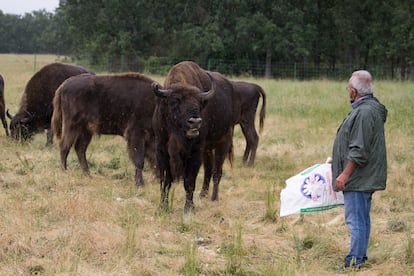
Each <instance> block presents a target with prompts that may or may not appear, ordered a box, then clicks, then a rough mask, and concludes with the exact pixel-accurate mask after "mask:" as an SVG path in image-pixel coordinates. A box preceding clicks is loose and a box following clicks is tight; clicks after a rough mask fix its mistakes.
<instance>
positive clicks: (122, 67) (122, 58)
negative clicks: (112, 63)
mask: <svg viewBox="0 0 414 276" xmlns="http://www.w3.org/2000/svg"><path fill="white" fill-rule="evenodd" d="M124 63H125V61H124V55H123V54H122V55H121V68H119V69H120V72H123V71H124V67H125V64H124Z"/></svg>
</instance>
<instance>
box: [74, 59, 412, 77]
mask: <svg viewBox="0 0 414 276" xmlns="http://www.w3.org/2000/svg"><path fill="white" fill-rule="evenodd" d="M183 60H192V59H189V58H182V59H180V58H167V57H150V58H148V59H146V60H144V59H141V58H139V57H125V56H120V57H115V58H112V59H110V60H104V61H103V62H101V63H99V64H98V63H95V64H85V63H82V65H85V66H89V67H91V68H92V69H94V70H96V71H97V72H99V71H105V72H126V71H136V72H143V73H149V74H160V75H166V74H167V73H168V70H169V69H170V68H171V67H172V66H173V65H174V64H177V63H178V62H180V61H183ZM193 61H194V62H196V63H198V64H199V65H200V66H201V67H202V68H205V69H207V70H210V71H217V72H220V73H222V74H224V75H227V76H251V77H259V78H260V77H263V78H273V79H293V80H311V79H333V80H344V79H348V78H349V76H350V74H351V73H352V72H353V71H355V70H360V69H365V70H368V71H370V72H371V74H372V75H373V77H374V78H375V79H378V80H380V79H381V80H398V81H414V64H413V65H412V66H408V67H406V68H403V69H402V68H400V67H395V66H391V65H383V64H370V65H367V66H362V65H360V64H335V66H328V65H315V64H313V63H307V62H300V63H299V62H277V61H273V62H271V63H270V66H269V64H266V63H265V62H261V61H257V60H225V59H212V58H211V59H207V60H204V61H203V60H202V61H200V60H193ZM86 63H87V62H86Z"/></svg>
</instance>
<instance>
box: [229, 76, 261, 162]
mask: <svg viewBox="0 0 414 276" xmlns="http://www.w3.org/2000/svg"><path fill="white" fill-rule="evenodd" d="M231 83H232V85H233V92H234V94H235V100H234V104H233V106H234V107H233V115H234V116H235V117H234V123H235V124H240V127H241V129H242V132H243V135H244V137H245V138H246V148H245V150H244V154H243V162H245V163H246V162H247V160H248V163H247V164H248V166H253V165H254V161H255V158H256V151H257V145H258V144H259V136H258V135H257V132H256V128H255V117H256V110H257V106H258V103H259V98H260V96H261V97H262V107H261V109H260V116H259V132H262V130H263V126H264V119H265V116H266V94H265V92H264V91H263V89H262V88H261V87H260V86H259V85H257V84H255V83H250V82H244V81H232V82H231Z"/></svg>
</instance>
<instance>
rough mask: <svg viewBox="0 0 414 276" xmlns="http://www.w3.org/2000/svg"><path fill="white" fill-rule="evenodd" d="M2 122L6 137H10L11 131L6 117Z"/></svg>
mask: <svg viewBox="0 0 414 276" xmlns="http://www.w3.org/2000/svg"><path fill="white" fill-rule="evenodd" d="M1 122H2V123H3V127H4V130H5V131H6V135H7V136H9V129H8V128H7V121H6V118H5V117H4V116H3V117H2V118H1Z"/></svg>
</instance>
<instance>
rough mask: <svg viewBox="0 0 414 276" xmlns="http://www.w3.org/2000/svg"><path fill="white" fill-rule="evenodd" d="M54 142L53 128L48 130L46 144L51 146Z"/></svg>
mask: <svg viewBox="0 0 414 276" xmlns="http://www.w3.org/2000/svg"><path fill="white" fill-rule="evenodd" d="M52 144H53V132H52V128H50V127H49V128H48V129H47V130H46V146H51V145H52Z"/></svg>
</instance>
